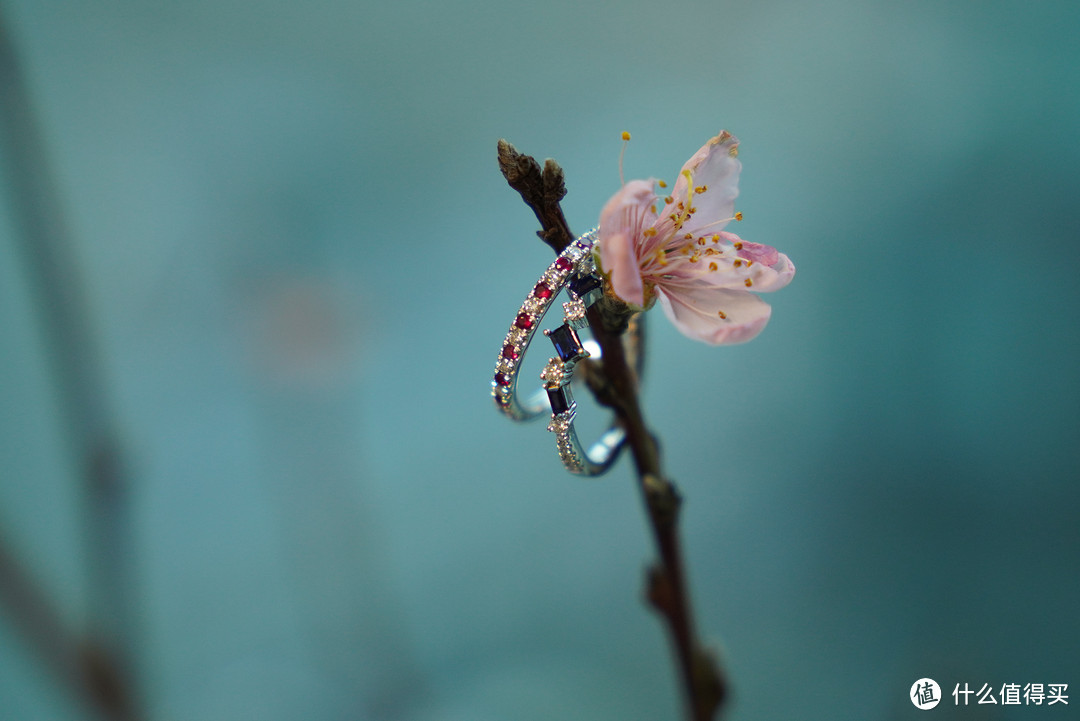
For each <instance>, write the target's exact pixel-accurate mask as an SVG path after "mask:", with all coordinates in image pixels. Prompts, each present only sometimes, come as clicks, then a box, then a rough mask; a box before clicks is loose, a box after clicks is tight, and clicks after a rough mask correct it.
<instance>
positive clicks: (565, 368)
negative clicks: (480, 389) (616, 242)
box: [492, 230, 642, 476]
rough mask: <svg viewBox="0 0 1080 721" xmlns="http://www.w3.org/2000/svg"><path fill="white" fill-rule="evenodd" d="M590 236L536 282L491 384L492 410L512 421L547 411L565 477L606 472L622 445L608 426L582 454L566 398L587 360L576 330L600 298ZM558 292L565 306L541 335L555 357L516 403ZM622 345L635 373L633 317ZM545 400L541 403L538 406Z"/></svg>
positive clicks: (619, 432)
mask: <svg viewBox="0 0 1080 721" xmlns="http://www.w3.org/2000/svg"><path fill="white" fill-rule="evenodd" d="M596 235H597V232H596V231H595V230H593V231H590V232H589V233H586V234H585V235H583V236H581V237H580V238H578V239H577V240H575V241H574V242H573V243H571V244H570V245H569V246H568V247H567V248H566V250H564V251H563V252H562V253H560V254H559V257H558V258H556V259H555V261H554V262H553V263H552V264H551V265H550V266H548V269H547V270H546V271H545V272H544V274H543V275H542V276H541V277H540V280H539V281H538V282H537V284H536V286H535V287H534V288H533V290H532V292H530V293H529V295H528V297H526V299H525V301H524V302H523V303H522V305H521V308H520V309H519V311H518V313H517V315H516V317H515V319H514V322H513V323H512V324H511V326H510V331H509V332H508V333H507V335H506V339H505V341H504V343H503V347H502V350H501V351H500V354H499V358H498V360H497V362H496V366H495V379H494V380H493V381H492V395H493V396H494V398H495V403H496V406H497V407H498V408H499V409H500V410H501V411H502V412H503V413H505V414H506V415H508V416H509V417H510V418H513V419H514V420H528V419H530V418H533V417H536V416H538V415H541V414H542V413H543V412H544V411H545V410H546V407H547V406H550V409H551V422H550V423H549V424H548V430H549V431H551V432H553V433H555V440H556V448H557V449H558V452H559V457H560V458H561V460H562V462H563V466H564V467H565V468H566V469H567V470H568V471H569V472H571V473H575V474H579V475H587V476H595V475H599V474H601V473H603V472H604V471H606V470H607V469H608V468H609V467H610V466H611V465H612V463H614V461H615V459H616V458H617V457H618V453H619V451H620V450H621V448H622V444H623V441H624V440H625V432H624V431H623V429H622V428H621V427H619V426H617V425H614V424H613V425H612V426H611V427H610V428H609V429H608V430H607V431H605V432H604V433H603V434H602V435H601V436H600V439H599V440H598V441H597V442H596V443H594V444H593V445H592V446H591V447H590V448H589V449H588V450H585V449H583V448H582V446H581V444H580V442H579V440H578V437H577V433H576V432H575V430H574V416H575V414H576V411H577V404H576V403H575V402H574V399H573V396H572V395H571V393H570V381H571V379H572V377H573V373H574V368H575V367H576V365H577V363H578V362H579V361H581V360H583V359H584V358H587V357H589V356H590V353H589V352H588V351H587V350H585V347H584V345H583V344H582V342H581V339H580V337H579V336H578V334H577V330H579V329H581V328H584V327H585V326H586V325H588V321H587V320H586V316H585V311H586V310H587V308H588V307H589V306H590V305H591V304H592V303H594V302H595V301H596V300H597V299H598V298H599V297H600V295H601V284H600V280H599V279H598V278H597V277H596V276H595V275H594V268H593V263H592V255H591V250H592V245H593V243H594V242H595V240H596ZM564 287H565V288H566V290H567V294H568V295H569V296H570V300H569V302H567V303H564V304H563V311H564V316H563V317H564V321H565V322H564V323H563V325H561V326H559V327H558V328H555V329H553V330H547V331H544V335H546V336H547V337H548V339H549V340H550V341H551V342H552V345H554V347H555V353H556V356H557V357H555V358H551V359H550V361H549V362H548V364H547V366H546V367H545V368H544V371H543V373H541V375H540V377H541V380H542V381H543V387H542V388H541V389H540V390H539V391H537V392H536V393H534V394H532V395H531V396H530V397H529V398H528V399H527V400H526V401H524V402H522V401H521V400H520V399H519V397H518V393H517V381H518V375H519V371H520V368H521V362H522V360H523V358H524V355H525V351H526V350H527V349H528V347H529V343H530V342H531V341H532V338H533V336H534V335H535V333H536V330H537V328H538V326H539V323H540V321H541V320H542V319H543V317H544V314H545V313H546V312H547V310H548V308H549V307H550V306H551V305H552V304H553V302H554V299H555V297H556V296H557V295H558V293H559V292H560V291H561V290H562V289H563V288H564ZM627 341H628V344H629V345H628V355H629V357H630V358H631V360H632V364H633V365H634V367H635V370H636V371H637V372H638V373H639V374H640V370H641V368H640V365H641V363H640V361H641V357H642V354H641V353H640V348H641V344H642V339H641V324H640V319H639V318H635V319H634V321H633V322H631V324H630V328H629V332H628V335H627ZM545 396H546V400H547V403H544V400H545Z"/></svg>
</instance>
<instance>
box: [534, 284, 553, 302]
mask: <svg viewBox="0 0 1080 721" xmlns="http://www.w3.org/2000/svg"><path fill="white" fill-rule="evenodd" d="M533 295H535V296H536V297H537V298H540V299H541V300H547V299H548V298H550V297H551V288H549V287H548V285H547V283H537V284H536V287H535V288H533Z"/></svg>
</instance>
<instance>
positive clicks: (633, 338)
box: [540, 314, 645, 476]
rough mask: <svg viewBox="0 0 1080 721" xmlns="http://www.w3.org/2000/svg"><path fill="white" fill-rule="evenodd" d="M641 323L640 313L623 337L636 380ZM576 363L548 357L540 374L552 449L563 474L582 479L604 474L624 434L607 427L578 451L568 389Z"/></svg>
mask: <svg viewBox="0 0 1080 721" xmlns="http://www.w3.org/2000/svg"><path fill="white" fill-rule="evenodd" d="M644 320H645V318H644V317H643V316H642V315H641V314H638V315H635V316H634V317H633V318H631V320H630V325H629V327H628V328H627V331H626V335H625V336H624V337H625V338H626V339H627V340H628V341H629V342H630V346H629V348H628V349H627V355H628V356H630V359H631V365H632V366H633V367H634V371H635V373H637V375H638V377H639V378H640V376H641V369H642V359H643V358H644V355H645V354H644V353H642V352H641V350H642V348H641V345H642V340H643V336H642V334H643V332H644V327H643V325H644ZM575 335H576V334H575ZM549 337H550V334H549ZM556 347H557V346H556ZM577 360H579V359H575V360H573V361H571V362H567V361H563V360H562V359H561V358H552V359H551V360H550V361H549V362H548V364H547V366H546V367H545V368H544V371H543V373H541V374H540V377H541V378H542V379H543V380H544V388H545V390H547V393H548V400H549V401H550V402H551V422H550V423H548V427H547V429H548V430H549V431H551V432H552V433H554V434H555V447H556V448H557V449H558V451H559V458H561V459H562V462H563V467H564V468H566V470H567V471H569V472H570V473H574V474H577V475H582V476H599V475H600V474H602V473H604V472H605V471H607V470H608V469H609V468H610V467H611V465H612V464H613V463H614V462H615V460H616V459H617V458H618V457H619V451H621V450H622V446H623V443H624V442H625V441H626V431H625V430H624V429H623V427H622V426H620V425H618V424H616V423H612V425H611V427H610V428H608V429H607V430H606V431H604V433H603V434H601V436H600V439H599V440H598V441H596V442H595V443H593V444H592V446H590V447H589V449H588V450H585V449H584V448H582V446H581V442H580V441H579V440H578V436H577V432H576V431H575V430H574V416H575V415H576V413H577V403H576V402H575V401H574V399H573V396H571V395H570V386H569V383H570V378H571V376H572V375H573V372H574V365H575V364H576V363H577Z"/></svg>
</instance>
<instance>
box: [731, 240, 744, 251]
mask: <svg viewBox="0 0 1080 721" xmlns="http://www.w3.org/2000/svg"><path fill="white" fill-rule="evenodd" d="M732 245H733V246H735V250H742V243H740V242H739V241H735V242H734V243H732Z"/></svg>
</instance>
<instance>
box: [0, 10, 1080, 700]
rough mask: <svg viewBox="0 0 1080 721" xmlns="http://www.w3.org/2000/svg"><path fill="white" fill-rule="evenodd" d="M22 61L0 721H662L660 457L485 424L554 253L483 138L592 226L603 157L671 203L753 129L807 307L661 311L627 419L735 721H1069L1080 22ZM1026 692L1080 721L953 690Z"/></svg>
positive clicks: (330, 43)
mask: <svg viewBox="0 0 1080 721" xmlns="http://www.w3.org/2000/svg"><path fill="white" fill-rule="evenodd" d="M0 23H2V28H3V34H2V37H0V42H2V43H3V51H2V53H3V58H2V65H3V68H2V77H0V83H2V87H0V92H2V98H0V115H2V116H3V128H2V137H0V334H2V335H0V717H2V718H4V719H20V720H22V719H34V720H37V719H41V720H43V721H50V720H53V719H120V718H139V719H153V720H155V721H157V720H161V721H166V720H169V721H171V720H181V719H199V720H200V721H233V720H235V719H260V721H276V720H278V719H281V720H283V721H284V720H286V719H297V718H305V719H326V720H329V719H379V720H382V719H389V720H399V719H400V720H403V721H404V720H407V721H436V720H437V721H464V720H465V719H468V720H470V721H475V720H478V719H479V720H484V719H515V720H524V721H529V720H532V719H536V720H540V719H555V718H573V719H590V720H593V719H595V720H598V721H606V720H611V721H614V720H615V719H630V718H656V719H658V718H677V717H678V714H679V708H680V707H679V700H678V690H677V687H676V685H675V680H674V675H673V671H672V666H671V663H670V658H669V652H668V647H667V642H666V638H665V637H664V634H663V630H662V628H661V626H660V624H659V623H658V621H657V620H656V619H655V618H654V617H653V616H652V615H651V614H650V613H649V612H648V611H647V610H646V609H645V607H644V605H643V604H642V602H641V599H640V593H641V585H642V572H643V569H644V567H645V565H646V563H647V561H648V559H650V558H651V557H652V547H651V543H650V538H649V535H648V529H647V527H646V525H645V521H644V517H643V513H642V510H641V508H640V502H639V499H638V497H637V492H636V490H635V488H634V485H633V481H632V477H631V471H630V468H629V465H628V462H627V461H626V460H623V461H622V462H621V463H620V465H619V466H617V467H616V468H615V470H614V471H613V472H612V473H611V474H609V475H608V476H606V477H604V478H603V479H601V480H594V481H583V480H581V479H578V478H574V477H570V476H568V475H567V474H565V473H563V471H562V470H561V467H560V465H559V463H558V459H557V457H556V454H555V453H554V446H553V441H552V438H551V437H550V434H547V433H545V431H544V430H543V427H542V425H529V426H516V425H513V424H511V423H509V422H507V421H506V420H505V419H504V418H503V417H501V416H500V415H499V414H497V413H496V412H495V410H494V409H493V407H492V402H491V399H490V397H489V395H488V389H489V382H490V377H491V373H492V366H493V360H494V358H495V355H496V353H497V351H498V348H499V345H500V342H501V340H502V337H503V334H504V333H505V331H506V327H507V325H508V323H509V321H510V319H511V316H512V314H513V313H514V311H515V310H516V308H517V305H518V304H519V303H520V301H521V299H522V298H523V297H524V294H525V293H526V292H527V291H528V289H529V288H530V287H531V284H532V283H534V282H535V279H536V277H537V276H538V274H539V273H540V270H541V269H542V268H543V267H544V266H545V265H546V264H547V263H548V262H549V260H550V251H549V250H548V249H547V248H546V246H544V245H543V244H541V243H540V242H538V241H536V240H535V239H534V237H533V232H534V230H535V228H536V226H535V221H534V219H533V217H532V214H531V213H530V212H529V210H528V209H527V208H526V207H525V206H524V205H523V204H522V203H521V201H520V199H519V197H518V196H517V194H516V193H514V192H513V191H512V190H510V189H509V188H508V187H507V186H506V185H505V183H504V181H503V179H502V177H501V176H500V174H499V171H498V169H497V166H496V163H495V142H496V139H498V138H500V137H505V138H507V139H509V140H510V141H511V142H513V143H514V144H515V145H516V146H517V147H518V148H519V149H520V150H522V151H523V152H526V153H530V154H533V155H536V156H537V157H539V158H543V157H545V156H553V157H555V158H557V159H558V160H559V161H560V162H561V164H562V165H563V167H564V168H565V170H566V175H567V183H568V187H569V194H568V196H567V198H566V201H565V204H564V208H565V211H566V214H567V216H568V219H569V221H570V224H571V227H572V228H574V229H575V230H577V231H579V232H581V231H584V230H585V229H587V228H588V227H591V226H592V225H593V224H595V222H596V219H597V216H598V213H599V209H600V207H601V206H602V204H603V202H604V201H605V200H606V199H607V198H608V197H609V196H610V195H611V194H612V193H613V192H614V191H615V190H616V189H617V187H618V170H617V159H618V153H619V149H620V140H619V133H620V132H621V131H623V130H629V131H631V132H632V133H633V140H632V141H631V143H630V145H629V148H628V151H627V157H626V171H627V176H628V177H649V176H659V177H666V178H668V179H669V180H671V179H672V178H673V176H674V174H675V173H676V172H677V171H678V169H679V167H680V166H681V164H682V163H683V162H684V161H685V160H686V158H688V157H689V156H690V154H691V153H693V152H694V151H695V150H696V149H697V148H698V147H700V145H701V144H702V143H703V142H704V141H705V140H706V139H707V138H709V137H710V136H711V135H714V134H715V133H716V132H717V131H719V130H720V129H721V128H727V129H729V130H731V131H732V132H734V133H735V134H736V135H738V136H739V138H740V139H741V140H742V147H741V153H740V157H741V159H742V161H743V164H744V169H743V176H742V178H743V180H742V196H741V198H740V203H739V208H740V209H741V210H742V212H743V213H744V214H745V217H746V219H745V220H744V221H743V222H742V224H740V226H739V228H738V231H739V233H740V234H741V235H743V236H744V237H746V238H748V239H750V240H756V241H759V242H765V243H769V244H772V245H775V246H777V247H778V248H779V249H781V250H783V251H785V252H787V253H788V254H789V255H790V256H791V258H792V259H793V261H794V262H795V264H796V265H797V267H798V269H799V271H798V274H797V276H796V278H795V280H794V282H793V283H792V285H791V286H790V287H788V288H787V289H785V290H783V291H782V292H780V293H778V294H775V295H773V296H771V297H769V298H768V300H769V301H770V302H771V303H772V305H773V308H774V314H773V320H772V321H771V323H770V325H769V327H768V328H767V329H766V330H765V332H764V333H763V334H762V335H761V336H760V337H759V338H758V339H757V340H755V341H754V342H752V343H750V344H747V345H744V346H738V347H731V348H710V347H706V346H704V345H701V344H698V343H695V342H693V341H690V340H688V339H686V338H684V337H682V336H680V335H679V334H678V333H677V332H676V331H675V330H674V329H673V328H672V327H671V326H670V325H669V324H668V323H667V322H666V320H665V319H664V318H663V317H662V316H661V315H660V314H659V313H657V314H656V316H655V317H652V318H650V321H651V328H650V332H651V338H650V351H649V352H650V355H649V368H648V376H647V378H646V384H645V389H644V404H645V408H646V411H647V413H648V416H649V419H650V421H651V423H652V425H653V426H654V428H655V430H656V432H657V433H658V434H659V435H660V437H661V439H662V442H663V445H664V449H665V451H666V464H667V466H668V468H669V470H670V472H671V473H672V476H673V478H674V479H675V480H676V481H677V482H678V483H679V484H680V487H681V489H682V490H683V493H684V495H685V496H686V498H687V500H688V503H687V505H686V507H685V513H684V534H685V542H686V547H687V552H688V555H689V564H690V580H691V585H692V591H693V595H694V597H695V599H696V602H697V606H698V613H699V623H700V626H701V631H702V633H703V634H704V635H705V636H706V637H707V638H708V639H709V640H710V641H712V642H713V643H715V644H716V646H717V647H718V648H720V649H721V650H722V654H723V657H724V659H725V662H726V664H727V666H728V669H729V672H730V676H731V679H732V684H733V687H734V697H733V700H732V703H731V705H730V706H729V707H728V708H727V718H731V719H735V720H741V719H747V720H748V719H779V718H798V719H836V718H865V719H903V718H909V717H912V718H914V717H918V714H920V713H922V712H920V711H918V710H917V709H915V708H914V707H913V706H912V705H911V703H910V702H909V701H908V700H907V694H908V689H909V687H910V686H911V684H912V683H913V682H914V681H915V680H916V679H918V678H920V677H924V676H929V677H932V678H934V679H936V680H937V681H938V682H939V683H940V684H941V686H942V688H943V690H944V692H945V694H946V699H945V701H944V702H943V703H942V704H941V705H940V706H939V707H938V708H937V709H936V710H934V711H933V712H931V713H934V714H937V715H938V717H944V718H953V717H955V718H968V717H971V718H993V719H1012V718H1039V719H1042V718H1065V717H1066V716H1067V715H1068V714H1069V713H1070V710H1071V709H1074V708H1075V707H1076V705H1077V704H1080V657H1078V654H1077V648H1078V647H1080V620H1078V618H1077V608H1078V607H1080V603H1078V601H1080V580H1078V578H1080V524H1078V514H1080V486H1078V484H1077V481H1078V480H1080V472H1078V468H1080V324H1078V322H1080V283H1078V282H1077V280H1076V272H1077V268H1078V266H1080V216H1078V213H1077V206H1078V197H1080V172H1078V170H1077V169H1078V168H1080V135H1078V133H1077V129H1078V123H1080V50H1078V45H1077V41H1076V36H1077V32H1078V31H1080V5H1077V4H1076V3H1075V2H1040V3H1029V2H1019V1H1016V2H985V3H973V2H961V1H959V0H954V1H948V0H947V1H944V2H942V1H933V2H931V1H929V0H917V1H915V2H906V3H884V2H862V1H860V0H832V1H825V2H809V3H806V2H794V1H790V0H789V1H787V2H782V1H770V0H761V1H757V2H742V3H731V2H704V1H701V0H699V1H698V2H673V3H669V4H667V5H666V6H664V7H662V8H661V7H660V6H659V5H657V4H655V3H648V2H638V1H634V2H625V3H614V2H611V3H589V2H577V1H575V2H567V1H565V0H552V1H551V2H547V3H504V2H493V1H490V0H470V1H467V2H447V3H442V4H436V3H430V2H418V1H417V0H399V1H398V2H393V3H389V2H387V3H374V2H363V1H361V2H355V1H353V2H344V1H342V0H310V1H308V2H304V3H295V2H279V1H277V0H265V1H264V2H254V1H244V0H213V1H212V2H211V1H208V0H188V1H187V2H172V1H168V0H118V1H116V2H110V3H91V2H67V1H63V2H62V1H61V0H4V2H3V3H2V4H0ZM80 657H82V658H87V657H89V658H103V657H108V658H113V659H116V663H115V664H113V665H112V666H110V665H109V664H105V663H102V662H96V663H90V667H92V668H95V669H97V670H98V675H99V676H105V677H107V675H108V671H109V668H119V669H120V670H121V671H122V672H123V677H122V678H120V679H118V680H116V683H112V682H111V681H110V680H109V679H108V678H105V680H104V681H100V680H99V681H98V682H95V683H91V684H88V683H86V682H85V681H84V680H83V676H82V671H81V670H80V669H83V668H85V667H86V664H82V665H80V663H79V662H78V660H77V659H78V658H80ZM1030 682H1035V683H1045V684H1049V683H1068V684H1070V686H1069V690H1070V691H1071V692H1072V694H1073V696H1074V697H1073V698H1071V699H1070V705H1069V706H1068V707H1065V706H1062V705H1060V704H1058V705H1056V706H1054V707H1052V708H1047V707H1046V706H1043V707H1041V708H1033V707H1027V708H1025V707H1023V706H1020V707H1016V706H1002V705H997V706H994V707H988V706H979V707H972V708H969V709H967V710H965V709H963V708H959V709H957V708H956V707H955V706H954V705H953V700H952V697H951V695H950V693H951V690H952V688H953V687H954V684H957V683H959V684H963V683H968V684H970V685H971V686H972V687H973V688H976V689H977V688H979V687H980V686H981V685H982V684H984V683H987V684H990V685H991V686H993V687H994V689H995V692H997V690H999V689H1000V687H1001V686H1002V684H1005V683H1018V684H1025V683H1030ZM109 688H112V689H114V690H113V691H111V692H102V689H106V690H107V689H109ZM109 709H113V710H116V709H119V712H113V711H109ZM124 709H133V711H132V712H130V713H128V715H127V716H126V717H125V716H124V713H125V712H124Z"/></svg>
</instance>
